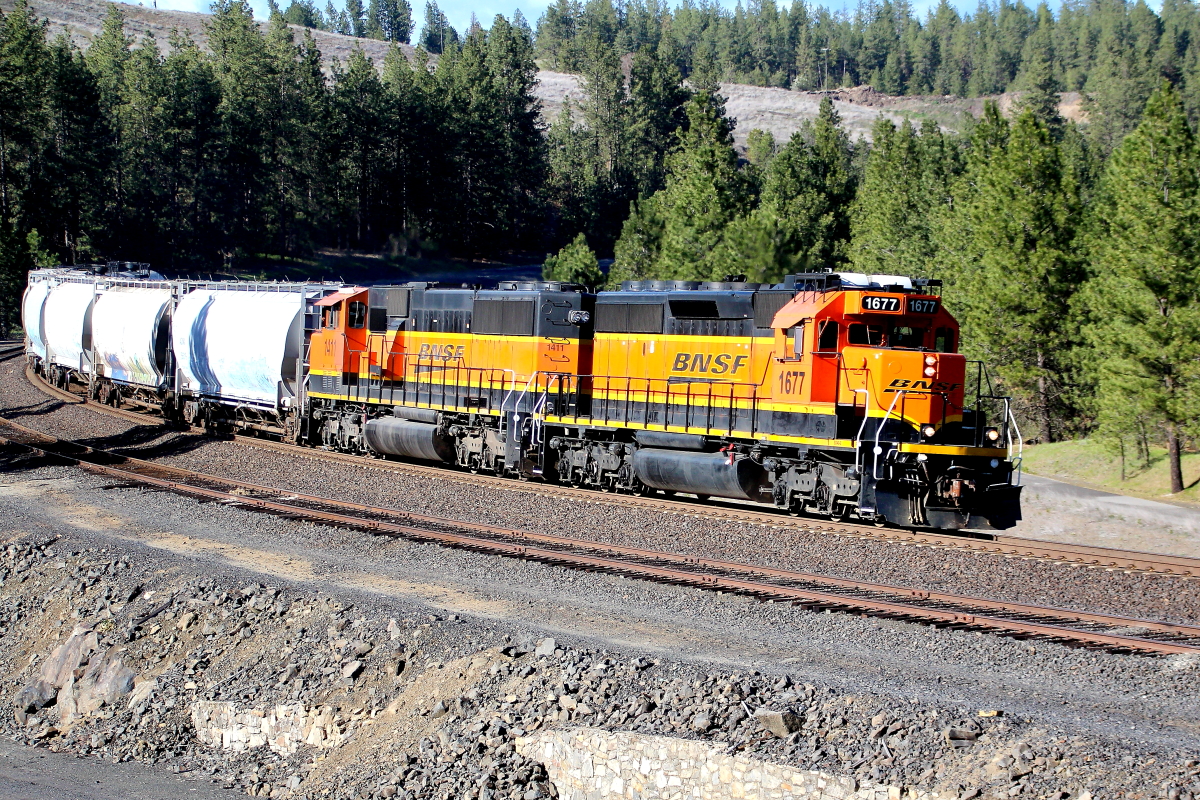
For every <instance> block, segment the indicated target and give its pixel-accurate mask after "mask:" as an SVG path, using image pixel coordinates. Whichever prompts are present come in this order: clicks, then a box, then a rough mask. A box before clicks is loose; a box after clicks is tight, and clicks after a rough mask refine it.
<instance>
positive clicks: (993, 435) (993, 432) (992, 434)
mask: <svg viewBox="0 0 1200 800" xmlns="http://www.w3.org/2000/svg"><path fill="white" fill-rule="evenodd" d="M983 435H984V438H986V439H987V440H988V441H989V442H998V441H1000V431H999V430H998V429H996V428H988V429H987V430H985V431H984V432H983Z"/></svg>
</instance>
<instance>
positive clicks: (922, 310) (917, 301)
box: [908, 297, 938, 314]
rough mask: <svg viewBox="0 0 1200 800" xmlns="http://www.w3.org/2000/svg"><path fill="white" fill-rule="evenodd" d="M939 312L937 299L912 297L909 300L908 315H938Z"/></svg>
mask: <svg viewBox="0 0 1200 800" xmlns="http://www.w3.org/2000/svg"><path fill="white" fill-rule="evenodd" d="M937 310H938V301H937V299H936V298H927V297H910V298H908V313H910V314H936V313H937Z"/></svg>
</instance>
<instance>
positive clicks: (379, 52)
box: [0, 0, 1084, 147]
mask: <svg viewBox="0 0 1200 800" xmlns="http://www.w3.org/2000/svg"><path fill="white" fill-rule="evenodd" d="M29 3H30V5H31V7H32V8H33V9H34V11H35V12H36V13H37V14H38V15H39V16H41V17H44V18H45V19H47V20H49V22H50V30H51V35H52V36H53V35H57V34H58V33H62V32H66V33H68V34H69V35H70V36H71V38H72V39H74V40H75V42H76V44H78V45H79V46H80V47H82V48H86V47H87V46H88V44H90V43H91V41H92V39H93V38H94V37H95V36H96V35H97V34H98V33H99V32H100V29H101V26H102V25H103V22H104V16H105V14H107V13H108V6H109V5H111V4H110V3H107V2H104V0H29ZM13 5H14V0H0V9H4V10H5V11H6V12H7V11H9V10H11V9H12V7H13ZM118 5H120V6H121V8H122V10H123V11H124V12H125V17H126V19H127V20H128V30H129V33H130V34H131V35H132V36H133V37H134V38H136V39H140V38H141V37H143V36H145V35H147V34H149V35H152V36H154V38H155V39H156V40H157V41H158V43H159V46H160V47H162V48H164V49H166V47H167V42H168V39H169V36H170V33H171V30H172V29H178V30H180V31H186V32H187V33H189V34H190V35H191V37H192V39H193V40H195V41H196V42H197V43H199V44H200V46H201V47H203V46H205V44H206V42H207V38H208V37H207V32H206V30H205V21H206V20H207V19H208V15H207V14H196V13H191V12H186V11H162V10H158V9H154V8H148V7H145V6H137V5H128V4H125V3H120V4H118ZM292 27H293V28H294V29H295V30H296V32H297V36H300V35H302V33H303V30H304V29H303V28H300V27H299V26H295V25H293V26H292ZM312 34H313V37H314V38H315V39H316V42H317V46H318V47H319V48H320V50H321V53H322V55H324V56H325V59H326V63H328V62H329V61H330V60H332V59H334V58H336V59H338V60H340V61H345V59H346V58H347V57H349V55H350V52H351V51H352V50H353V49H354V48H355V47H359V48H362V50H363V51H364V52H365V53H366V54H367V56H368V57H370V58H371V59H372V60H374V61H375V62H376V63H380V62H382V60H383V57H384V55H385V54H386V53H387V50H388V47H389V45H388V44H386V43H385V42H379V41H375V40H372V39H355V38H352V37H349V36H341V35H339V34H336V33H326V32H324V31H312ZM403 47H404V50H405V52H406V53H407V54H408V55H409V56H410V57H411V55H412V53H413V49H412V48H411V47H409V46H407V45H404V46H403ZM721 91H722V93H723V94H724V95H725V97H726V99H727V102H726V104H725V107H726V110H727V111H728V112H729V115H730V116H731V117H733V118H734V119H736V120H737V123H738V124H737V128H736V129H735V130H734V139H735V140H736V142H737V144H738V146H739V147H744V146H745V143H746V137H747V136H749V134H750V131H752V130H754V129H755V128H762V129H763V130H766V131H770V133H771V134H772V135H773V136H774V137H775V140H776V141H777V142H781V143H782V142H785V141H787V139H788V138H790V137H791V135H792V134H793V133H795V132H796V131H797V130H799V129H800V126H801V125H802V124H803V123H804V121H805V120H812V119H815V118H816V115H817V108H818V107H819V105H820V102H821V98H822V97H823V96H825V95H826V94H828V95H829V96H830V97H832V98H833V102H834V106H835V107H836V108H837V110H838V113H839V114H840V115H841V117H842V121H843V124H844V125H845V127H846V130H847V131H848V132H849V134H850V137H851V138H852V139H856V140H857V139H861V138H866V139H868V140H869V139H870V132H871V126H872V125H873V124H874V123H875V120H876V119H878V118H879V117H880V116H883V117H887V118H889V119H891V120H892V121H893V122H896V123H897V124H899V122H900V121H901V120H903V119H904V118H905V117H908V118H911V119H913V120H914V121H915V122H918V123H919V122H920V121H921V120H924V119H932V120H933V121H935V122H937V123H938V124H939V125H941V126H942V127H943V128H946V129H948V130H957V129H959V128H961V126H962V124H963V122H964V120H965V119H966V117H967V116H968V115H970V116H976V117H978V116H979V114H980V113H982V111H983V103H984V101H985V99H987V98H971V99H966V98H961V97H951V96H947V97H892V96H889V95H885V94H880V93H879V92H876V91H874V90H873V89H872V88H871V87H869V86H859V87H856V88H853V89H839V90H836V91H831V92H824V93H823V92H793V91H789V90H787V89H774V88H767V87H762V86H747V85H744V84H735V83H727V84H723V85H722V86H721ZM582 94H583V92H582V89H581V86H580V79H579V77H578V76H576V75H568V74H565V73H561V72H550V71H543V72H541V73H540V74H539V83H538V88H537V95H538V97H539V99H540V100H541V101H542V108H543V116H544V117H545V118H546V119H547V120H552V119H554V117H555V116H557V114H558V112H559V110H560V109H561V108H562V104H563V102H564V101H565V100H566V99H567V98H571V100H572V102H578V101H579V100H580V98H581V97H582ZM991 99H995V100H997V101H998V102H999V103H1000V107H1001V108H1002V109H1003V110H1006V111H1007V110H1008V109H1009V108H1011V106H1012V105H1013V103H1014V102H1015V100H1016V98H1015V96H1014V95H1012V94H1005V95H998V96H996V97H994V98H991ZM1059 111H1060V112H1061V113H1062V114H1063V116H1065V117H1067V118H1068V119H1075V120H1082V119H1084V112H1083V109H1082V103H1081V98H1080V96H1079V94H1078V92H1068V93H1065V94H1064V95H1063V97H1062V103H1061V105H1060V106H1059Z"/></svg>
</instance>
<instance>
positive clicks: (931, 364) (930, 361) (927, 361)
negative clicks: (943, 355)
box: [925, 356, 937, 367]
mask: <svg viewBox="0 0 1200 800" xmlns="http://www.w3.org/2000/svg"><path fill="white" fill-rule="evenodd" d="M925 365H926V366H929V367H934V366H937V359H936V358H934V357H933V356H925Z"/></svg>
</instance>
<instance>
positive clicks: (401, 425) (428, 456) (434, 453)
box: [364, 417, 454, 461]
mask: <svg viewBox="0 0 1200 800" xmlns="http://www.w3.org/2000/svg"><path fill="white" fill-rule="evenodd" d="M364 432H365V434H366V439H367V446H368V447H370V448H371V449H372V450H374V451H375V452H376V453H387V454H388V455H391V456H404V457H405V458H420V459H424V460H425V461H454V445H453V444H452V443H451V442H450V440H449V439H447V438H446V437H445V436H442V435H441V434H440V433H438V429H437V426H436V425H427V424H426V423H424V422H413V421H412V420H407V419H395V418H393V417H382V418H379V419H372V420H367V425H366V428H365V431H364Z"/></svg>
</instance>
